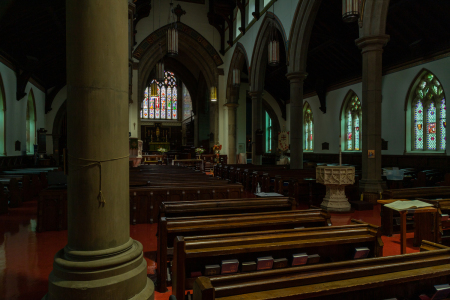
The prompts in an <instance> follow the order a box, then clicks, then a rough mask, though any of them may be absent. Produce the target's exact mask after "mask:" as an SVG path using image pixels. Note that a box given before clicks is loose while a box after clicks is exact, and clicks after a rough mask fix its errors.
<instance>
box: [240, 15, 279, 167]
mask: <svg viewBox="0 0 450 300" xmlns="http://www.w3.org/2000/svg"><path fill="white" fill-rule="evenodd" d="M272 26H274V27H275V28H276V30H278V32H279V33H280V36H281V38H282V40H281V41H280V47H286V44H287V41H286V34H285V33H284V28H283V26H282V25H281V22H280V21H279V19H278V18H277V17H276V15H274V14H273V13H269V12H267V13H266V16H265V17H264V20H263V21H262V24H261V26H260V28H259V32H258V35H257V37H256V42H255V45H254V47H253V55H252V60H251V65H250V68H251V70H250V74H249V76H250V80H249V82H250V96H251V97H252V143H253V145H254V146H253V147H252V163H253V164H258V165H260V164H262V155H261V153H262V149H259V148H261V147H262V145H255V142H256V141H257V135H256V132H257V131H258V130H262V129H263V128H262V123H263V122H262V112H263V108H262V93H263V91H264V79H265V74H266V69H267V64H268V61H267V55H268V48H267V45H268V42H269V38H270V34H271V29H272ZM280 51H281V50H280ZM257 153H258V154H257Z"/></svg>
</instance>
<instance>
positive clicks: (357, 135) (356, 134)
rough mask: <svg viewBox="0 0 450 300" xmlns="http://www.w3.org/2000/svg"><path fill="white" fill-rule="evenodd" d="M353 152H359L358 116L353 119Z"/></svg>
mask: <svg viewBox="0 0 450 300" xmlns="http://www.w3.org/2000/svg"><path fill="white" fill-rule="evenodd" d="M355 150H358V151H359V116H358V115H356V117H355Z"/></svg>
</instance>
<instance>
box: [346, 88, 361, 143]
mask: <svg viewBox="0 0 450 300" xmlns="http://www.w3.org/2000/svg"><path fill="white" fill-rule="evenodd" d="M344 112H345V115H344V116H343V117H344V118H345V150H348V151H360V150H361V117H362V111H361V101H360V100H359V98H358V96H356V94H355V93H352V95H350V97H349V98H348V100H347V103H346V105H345V110H344Z"/></svg>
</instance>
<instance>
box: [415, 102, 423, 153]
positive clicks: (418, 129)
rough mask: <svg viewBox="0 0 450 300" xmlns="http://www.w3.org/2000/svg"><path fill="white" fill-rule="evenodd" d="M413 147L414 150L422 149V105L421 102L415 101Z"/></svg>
mask: <svg viewBox="0 0 450 300" xmlns="http://www.w3.org/2000/svg"><path fill="white" fill-rule="evenodd" d="M414 131H415V139H414V147H415V149H420V150H421V149H423V105H422V101H420V100H417V103H416V105H415V107H414Z"/></svg>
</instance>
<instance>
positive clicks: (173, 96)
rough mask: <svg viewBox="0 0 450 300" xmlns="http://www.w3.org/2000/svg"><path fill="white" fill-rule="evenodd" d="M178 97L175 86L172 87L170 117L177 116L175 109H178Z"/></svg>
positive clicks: (174, 117)
mask: <svg viewBox="0 0 450 300" xmlns="http://www.w3.org/2000/svg"><path fill="white" fill-rule="evenodd" d="M177 104H178V99H177V88H176V87H174V88H173V91H172V119H176V118H177V117H178V115H177V110H178V106H177Z"/></svg>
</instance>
